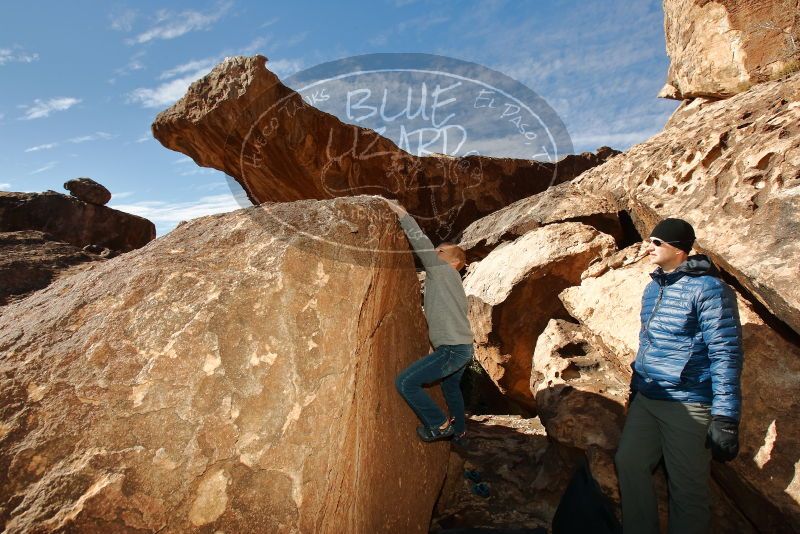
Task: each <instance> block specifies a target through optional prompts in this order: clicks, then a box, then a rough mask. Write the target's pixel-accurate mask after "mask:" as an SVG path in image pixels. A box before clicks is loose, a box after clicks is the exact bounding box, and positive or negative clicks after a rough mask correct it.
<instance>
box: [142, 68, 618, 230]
mask: <svg viewBox="0 0 800 534" xmlns="http://www.w3.org/2000/svg"><path fill="white" fill-rule="evenodd" d="M266 61H267V59H266V58H265V57H264V56H253V57H233V58H227V59H226V60H225V61H224V62H223V63H221V64H220V65H218V66H217V67H215V68H214V70H212V71H211V72H210V73H209V74H208V75H207V76H205V77H204V78H202V79H200V80H198V81H196V82H195V83H193V84H192V85H191V86H190V87H189V89H188V91H187V93H186V95H184V97H183V98H181V99H180V100H179V101H178V102H177V103H175V104H174V105H173V106H172V107H171V108H169V109H167V110H165V111H163V112H161V113H160V114H159V115H158V116H157V117H156V120H155V122H154V123H153V126H152V129H153V135H154V136H155V138H156V139H158V140H159V141H160V142H161V144H163V145H164V146H165V147H167V148H170V149H172V150H176V151H179V152H182V153H184V154H186V155H187V156H189V157H190V158H192V159H193V160H194V161H195V162H197V164H198V165H201V166H204V167H212V168H214V169H218V170H220V171H223V172H225V173H226V174H228V175H229V176H232V177H233V178H235V179H236V180H237V181H238V182H239V183H240V184H241V185H242V187H243V188H244V190H245V192H246V193H247V196H248V198H249V199H250V200H251V201H252V202H253V203H254V204H258V203H261V202H265V201H292V200H298V199H307V198H315V199H322V198H331V197H338V196H347V195H354V194H379V195H383V196H386V197H389V198H397V199H398V200H400V202H401V203H402V204H403V205H404V206H405V207H406V208H407V209H408V211H409V213H411V214H412V215H414V217H415V218H416V219H417V221H418V222H419V224H420V226H421V227H422V228H423V230H425V232H426V233H428V235H429V236H430V237H431V238H432V239H433V240H434V242H436V241H441V240H445V239H453V238H454V236H456V235H458V234H459V233H460V232H461V230H463V229H464V228H465V227H466V226H467V225H469V224H470V223H471V222H472V221H474V220H476V219H478V218H480V217H482V216H483V215H486V214H488V213H491V212H492V211H495V210H497V209H498V208H501V207H503V206H506V205H508V204H510V203H512V202H514V201H515V200H518V199H520V198H524V197H527V196H530V195H532V194H535V193H538V192H540V191H543V190H545V189H547V188H548V187H549V186H550V185H553V184H557V183H560V182H564V181H567V180H570V179H572V178H574V177H575V176H577V175H579V174H580V173H581V172H583V171H585V170H586V169H588V168H591V167H593V166H595V165H598V164H599V163H602V162H603V161H605V159H607V158H609V157H611V156H612V155H613V154H615V153H616V151H613V150H611V149H608V148H607V147H604V148H603V149H601V150H598V153H597V154H591V153H585V154H581V155H574V156H573V155H569V156H566V157H565V158H564V159H562V160H560V161H559V162H557V163H541V162H537V161H534V160H521V159H509V158H491V157H483V156H467V157H459V158H455V157H450V156H430V157H417V156H413V155H411V154H409V153H408V152H405V151H403V150H401V149H400V148H398V147H397V145H395V144H394V143H393V142H392V141H390V140H389V139H387V138H384V137H382V136H380V135H378V134H377V133H376V132H374V131H373V130H370V129H366V128H362V127H359V126H354V125H349V124H345V123H343V122H341V121H340V120H339V119H338V118H336V117H334V116H333V115H330V114H328V113H324V112H322V111H320V110H318V109H317V108H314V107H313V106H310V105H309V104H307V103H306V102H305V101H304V100H303V99H302V98H301V96H300V95H299V94H297V93H296V92H294V91H293V90H292V89H290V88H288V87H286V86H285V85H283V84H282V83H281V82H280V80H279V79H278V78H277V76H275V75H274V74H273V73H272V72H270V71H269V70H267V68H266V67H265V63H266Z"/></svg>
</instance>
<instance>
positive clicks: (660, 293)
mask: <svg viewBox="0 0 800 534" xmlns="http://www.w3.org/2000/svg"><path fill="white" fill-rule="evenodd" d="M663 295H664V286H662V285H661V283H660V282H659V284H658V299H656V303H655V305H654V306H653V311H652V312H650V318H649V319H647V328H646V330H647V341H648V343H647V350H646V351H644V355H642V372H643V373H644V374H645V375H646V376H647V379H648V380H652V378H650V375H649V374H648V373H647V369H646V368H645V364H646V363H647V353H648V352H650V347H652V346H653V343H652V338H651V337H650V322H651V321H652V320H653V317H655V315H656V311H658V306H659V304H661V297H662V296H663Z"/></svg>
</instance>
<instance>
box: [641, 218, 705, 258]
mask: <svg viewBox="0 0 800 534" xmlns="http://www.w3.org/2000/svg"><path fill="white" fill-rule="evenodd" d="M650 237H657V238H658V239H661V240H662V241H666V242H667V243H669V244H670V245H672V246H673V247H675V248H679V249H681V250H682V251H684V252H686V253H689V251H691V250H692V245H693V244H694V228H692V225H691V224H689V223H688V222H686V221H684V220H683V219H664V220H663V221H661V222H660V223H658V224H657V225H656V227H655V228H653V231H652V232H650Z"/></svg>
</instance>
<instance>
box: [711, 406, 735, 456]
mask: <svg viewBox="0 0 800 534" xmlns="http://www.w3.org/2000/svg"><path fill="white" fill-rule="evenodd" d="M706 449H711V456H712V458H714V459H715V460H716V461H718V462H728V461H730V460H733V459H734V458H736V455H737V454H739V423H738V422H737V421H736V420H735V419H731V418H730V417H725V416H722V415H714V416H712V417H711V425H710V426H709V427H708V435H706Z"/></svg>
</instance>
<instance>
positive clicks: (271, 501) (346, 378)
mask: <svg viewBox="0 0 800 534" xmlns="http://www.w3.org/2000/svg"><path fill="white" fill-rule="evenodd" d="M379 210H384V211H385V213H383V217H382V218H381V219H380V220H382V221H384V222H383V224H378V223H376V219H374V218H373V219H370V218H369V217H368V216H365V214H366V215H368V214H370V213H376V212H378V211H379ZM390 215H391V214H390V213H389V211H388V208H386V207H385V205H384V204H383V203H382V202H381V201H379V200H377V199H365V198H363V197H361V198H355V199H348V200H345V199H338V200H335V201H327V202H312V201H305V202H298V203H293V204H274V205H267V204H265V205H263V206H260V207H256V208H251V209H248V210H239V211H235V212H231V213H226V214H221V215H214V216H208V217H203V218H200V219H195V220H192V221H190V222H188V223H186V224H183V225H181V226H180V227H179V228H178V229H176V230H174V231H173V232H171V233H169V234H168V235H167V236H165V237H163V238H161V239H159V240H157V241H154V242H153V243H151V244H150V245H149V246H147V247H145V248H142V249H139V250H136V251H133V252H131V253H129V254H126V255H125V256H120V257H117V258H114V259H111V260H109V261H107V262H102V263H96V264H93V265H91V266H89V267H88V268H87V269H86V270H84V271H82V272H81V273H78V274H75V275H73V276H69V277H64V278H61V279H59V280H58V281H56V282H55V283H54V284H52V285H51V286H49V287H48V288H47V289H45V290H42V291H40V292H38V293H35V294H34V295H32V296H31V297H29V298H27V299H25V300H23V301H20V302H17V303H14V304H11V305H9V306H7V307H6V308H5V309H4V310H3V313H2V316H0V354H2V358H0V377H1V378H0V399H2V401H1V402H2V404H0V413H1V414H2V417H1V418H0V524H2V526H3V531H4V532H8V533H18V532H19V533H21V532H45V531H47V532H51V531H70V532H156V531H168V532H331V533H334V532H335V533H339V532H364V533H366V532H370V533H371V532H426V531H427V528H428V523H429V519H430V514H431V510H432V509H433V504H434V502H435V499H436V495H437V494H438V492H439V489H440V486H441V482H442V480H443V477H444V473H445V467H446V463H447V451H448V446H447V445H446V444H442V443H438V444H424V443H422V442H420V441H419V440H418V439H417V437H416V434H415V432H414V428H415V426H416V424H417V422H416V418H415V417H414V415H413V414H412V412H411V410H409V408H408V407H407V406H406V405H405V403H404V402H403V401H402V399H401V398H400V397H399V395H398V394H397V393H396V392H395V389H394V383H393V382H394V378H395V376H396V375H397V373H398V372H399V371H400V370H401V369H402V368H403V367H405V366H406V365H408V364H409V363H410V362H411V361H412V360H414V359H416V358H418V357H419V356H420V355H422V354H425V353H426V351H427V348H428V343H427V339H426V337H427V336H426V331H425V322H424V317H423V316H422V313H421V311H420V308H419V306H418V305H417V302H418V300H417V293H416V292H417V290H418V289H417V287H418V286H417V281H416V278H415V276H414V269H413V263H412V260H411V254H410V253H409V252H408V249H407V248H405V247H407V245H404V244H403V243H405V241H404V237H403V235H402V233H401V232H400V230H399V226H398V225H397V223H396V221H395V219H393V218H390ZM386 221H391V222H390V223H387V222H386ZM370 225H372V226H370ZM312 229H313V232H314V236H316V237H309V236H307V235H306V232H308V231H310V230H312ZM370 240H372V241H371V243H372V244H371V245H370V246H365V244H366V243H369V242H370ZM398 245H399V246H400V247H403V248H398ZM397 250H400V251H402V252H403V253H402V254H397V253H393V251H397Z"/></svg>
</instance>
